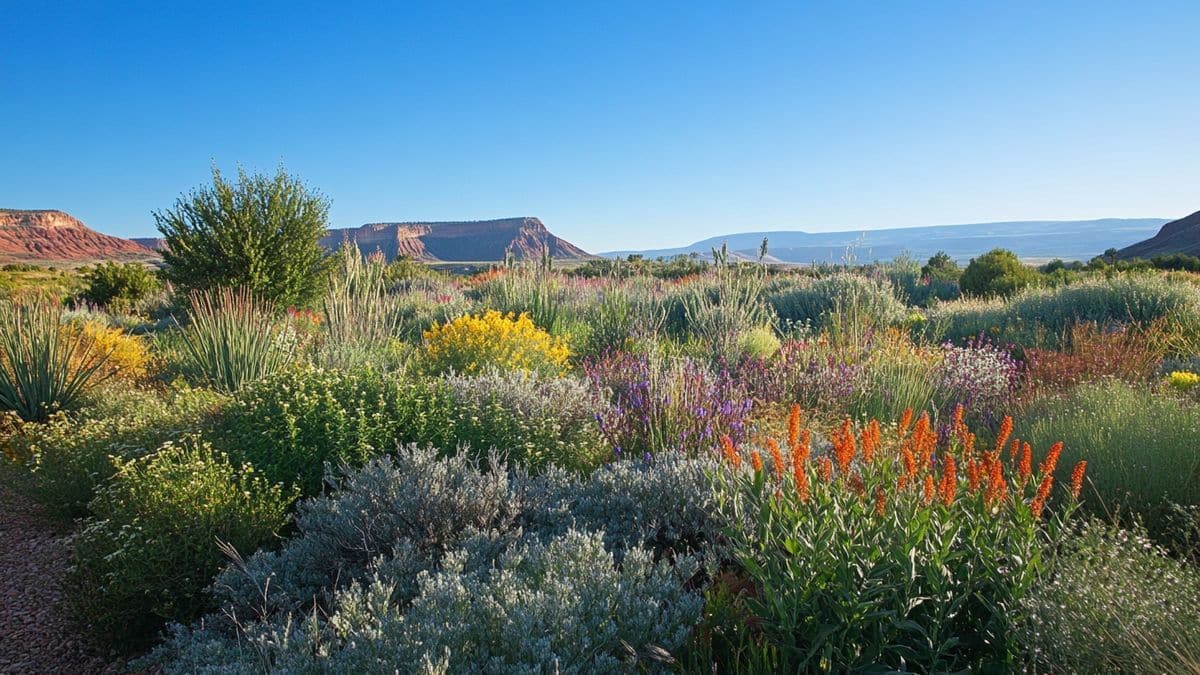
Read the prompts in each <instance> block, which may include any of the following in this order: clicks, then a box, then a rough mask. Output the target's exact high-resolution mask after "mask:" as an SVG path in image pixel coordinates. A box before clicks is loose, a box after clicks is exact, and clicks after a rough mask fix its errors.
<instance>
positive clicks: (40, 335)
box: [0, 298, 109, 422]
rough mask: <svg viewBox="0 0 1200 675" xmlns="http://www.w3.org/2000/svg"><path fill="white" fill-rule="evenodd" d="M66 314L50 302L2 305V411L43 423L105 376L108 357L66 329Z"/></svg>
mask: <svg viewBox="0 0 1200 675" xmlns="http://www.w3.org/2000/svg"><path fill="white" fill-rule="evenodd" d="M62 314H63V311H62V307H61V306H60V305H58V304H56V303H54V302H52V301H50V300H49V299H48V298H35V299H33V300H27V301H0V411H5V410H11V411H13V412H15V413H16V414H17V415H18V416H19V417H20V418H21V419H23V420H26V421H34V422H42V421H45V420H46V419H48V418H49V417H50V415H51V414H52V413H54V412H55V411H58V410H70V409H71V408H73V407H74V406H75V405H76V404H77V403H78V402H79V399H80V397H81V396H82V395H83V394H84V393H85V392H86V391H87V389H88V387H90V386H92V385H93V384H96V383H97V382H99V381H101V380H103V379H104V378H105V376H106V375H105V372H103V371H102V368H103V367H104V364H105V362H106V361H107V360H108V356H109V354H108V353H107V352H103V351H101V350H100V349H99V348H98V347H97V345H96V344H95V342H94V341H93V340H92V339H91V338H89V337H88V336H87V335H85V334H84V333H82V332H79V331H74V332H72V331H64V330H62Z"/></svg>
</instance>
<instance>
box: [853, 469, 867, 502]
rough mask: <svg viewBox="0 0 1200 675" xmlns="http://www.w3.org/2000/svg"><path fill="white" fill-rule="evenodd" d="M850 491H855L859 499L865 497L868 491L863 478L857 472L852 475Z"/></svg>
mask: <svg viewBox="0 0 1200 675" xmlns="http://www.w3.org/2000/svg"><path fill="white" fill-rule="evenodd" d="M850 489H851V490H854V494H856V495H858V496H859V497H861V496H863V494H865V493H866V491H867V486H866V484H865V483H863V479H862V476H860V475H859V473H858V472H857V471H855V472H854V473H852V474H850Z"/></svg>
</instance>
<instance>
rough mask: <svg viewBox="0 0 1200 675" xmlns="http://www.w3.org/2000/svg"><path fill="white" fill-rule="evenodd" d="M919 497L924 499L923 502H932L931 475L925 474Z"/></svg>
mask: <svg viewBox="0 0 1200 675" xmlns="http://www.w3.org/2000/svg"><path fill="white" fill-rule="evenodd" d="M921 498H922V499H924V500H925V504H926V505H928V504H932V503H933V475H932V474H928V473H927V474H925V491H924V492H923V493H922V494H921Z"/></svg>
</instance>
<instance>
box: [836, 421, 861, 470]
mask: <svg viewBox="0 0 1200 675" xmlns="http://www.w3.org/2000/svg"><path fill="white" fill-rule="evenodd" d="M833 435H834V438H833V456H834V458H835V459H837V464H838V471H840V472H841V473H847V472H849V471H850V462H852V461H854V454H855V450H856V448H855V443H854V431H853V430H852V429H851V427H850V419H849V418H847V419H846V421H844V422H842V428H841V429H839V430H838V431H836V432H834V434H833Z"/></svg>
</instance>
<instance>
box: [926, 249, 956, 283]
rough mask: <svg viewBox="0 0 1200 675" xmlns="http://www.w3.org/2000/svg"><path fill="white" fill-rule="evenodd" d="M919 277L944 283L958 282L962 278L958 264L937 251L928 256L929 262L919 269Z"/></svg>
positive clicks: (945, 254)
mask: <svg viewBox="0 0 1200 675" xmlns="http://www.w3.org/2000/svg"><path fill="white" fill-rule="evenodd" d="M921 275H922V276H926V277H929V278H930V279H940V280H945V281H958V278H959V277H960V276H962V270H960V269H958V263H956V262H954V259H953V258H951V257H950V256H949V254H947V253H946V252H945V251H938V252H937V253H934V254H933V255H932V256H930V258H929V261H928V262H926V263H925V266H924V267H922V268H921Z"/></svg>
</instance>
